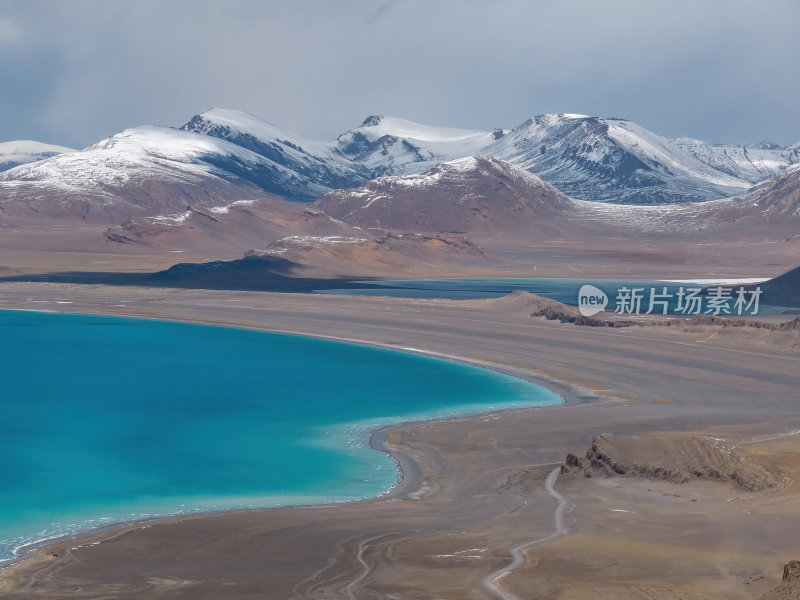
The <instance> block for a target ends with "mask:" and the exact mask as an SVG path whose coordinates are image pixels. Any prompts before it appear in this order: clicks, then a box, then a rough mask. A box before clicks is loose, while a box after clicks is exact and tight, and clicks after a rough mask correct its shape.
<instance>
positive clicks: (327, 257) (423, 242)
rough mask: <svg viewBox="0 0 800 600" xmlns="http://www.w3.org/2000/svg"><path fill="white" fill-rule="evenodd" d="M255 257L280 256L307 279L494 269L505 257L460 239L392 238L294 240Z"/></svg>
mask: <svg viewBox="0 0 800 600" xmlns="http://www.w3.org/2000/svg"><path fill="white" fill-rule="evenodd" d="M248 256H250V257H280V258H282V259H285V260H289V261H291V262H292V263H294V264H297V265H300V266H301V267H302V273H303V275H304V276H308V277H310V276H321V277H322V276H324V277H339V276H342V277H347V276H374V275H375V274H376V273H381V274H384V275H395V276H400V275H406V274H413V275H419V274H420V273H421V272H422V273H431V272H435V271H441V272H442V273H446V272H447V270H448V267H458V268H468V267H470V266H489V265H491V264H493V263H495V262H497V261H499V260H500V259H499V257H497V256H495V255H493V254H491V253H489V252H487V251H486V250H484V249H483V248H480V247H479V246H477V245H476V244H474V243H472V242H471V241H470V240H469V239H467V238H465V237H464V236H461V235H455V234H436V235H423V234H418V233H405V234H393V233H388V234H384V235H379V236H377V237H374V238H373V237H372V236H371V235H369V234H365V233H361V235H360V236H359V237H344V236H291V237H287V238H284V239H281V240H278V241H276V242H273V243H271V244H269V245H268V246H267V247H266V248H265V249H264V250H261V251H257V252H250V253H248Z"/></svg>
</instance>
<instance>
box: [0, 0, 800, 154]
mask: <svg viewBox="0 0 800 600" xmlns="http://www.w3.org/2000/svg"><path fill="white" fill-rule="evenodd" d="M798 99H800V2H796V1H794V0H785V1H784V0H759V1H758V2H756V1H747V2H745V1H740V0H716V1H704V0H691V1H682V0H669V1H666V0H665V1H662V2H656V1H649V0H630V1H622V0H620V1H603V0H586V1H583V0H576V1H571V2H570V1H559V2H556V1H553V0H546V1H535V0H519V1H516V0H493V1H488V0H487V1H480V0H458V1H457V0H439V1H437V0H419V1H417V0H385V1H380V0H372V1H368V0H363V1H358V0H338V1H334V0H328V1H322V0H319V1H316V2H312V1H303V0H287V1H286V2H277V1H276V2H264V1H247V0H241V1H236V0H233V1H232V0H226V1H224V2H223V1H211V0H183V1H178V0H172V1H169V0H160V1H150V0H135V1H134V0H126V1H125V2H121V1H115V0H91V1H87V0H69V1H68V0H62V1H37V0H20V1H17V0H0V141H5V140H14V139H38V140H41V141H46V142H51V143H59V144H64V145H68V146H73V147H83V146H86V145H88V144H90V143H92V142H94V141H96V140H98V139H102V138H104V137H106V136H108V135H111V134H113V133H115V132H116V131H119V130H121V129H124V128H126V127H132V126H135V125H143V124H159V125H174V126H179V125H181V124H183V123H184V122H186V121H187V120H189V118H191V116H192V115H194V114H196V113H198V112H201V111H203V110H205V109H206V108H209V107H211V106H222V107H228V108H239V109H242V110H245V111H248V112H251V113H253V114H255V115H258V116H260V117H262V118H264V119H267V120H268V121H272V122H273V123H275V124H277V125H279V126H281V127H284V128H286V129H289V130H292V131H295V132H297V133H300V134H302V135H305V136H306V137H310V138H314V139H330V138H333V137H335V136H336V135H337V134H339V133H341V132H343V131H345V130H347V129H348V128H350V127H352V126H354V125H357V124H358V123H360V122H361V121H362V120H363V119H364V118H365V117H366V116H367V115H370V114H387V115H392V116H396V117H403V118H407V119H412V120H416V121H419V122H422V123H427V124H436V125H447V126H452V127H464V128H469V129H486V128H493V127H503V128H511V127H514V126H515V125H517V124H519V123H520V122H522V121H523V120H525V119H526V118H528V117H530V116H532V115H536V114H541V113H546V112H573V113H583V114H591V115H598V116H615V117H623V118H627V119H631V120H633V121H636V122H638V123H639V124H640V125H642V126H644V127H646V128H648V129H650V130H652V131H655V132H656V133H659V134H661V135H666V136H668V137H681V136H688V137H695V138H699V139H705V140H708V141H712V142H734V141H741V142H759V141H774V142H777V143H781V144H791V143H795V142H797V141H800V101H798Z"/></svg>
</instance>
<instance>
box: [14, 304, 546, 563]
mask: <svg viewBox="0 0 800 600" xmlns="http://www.w3.org/2000/svg"><path fill="white" fill-rule="evenodd" d="M0 336H2V338H1V340H2V341H1V342H0V375H2V387H1V388H0V408H2V417H0V457H1V461H0V482H2V487H1V488H0V561H2V560H4V559H10V558H12V557H14V556H15V549H17V548H19V547H20V546H23V545H25V544H29V543H31V542H34V541H37V540H42V539H47V538H53V537H57V536H62V535H67V534H74V533H78V532H82V531H85V530H88V529H91V528H93V527H98V526H102V525H106V524H110V523H117V522H121V521H128V520H133V519H140V518H147V517H152V516H161V515H172V514H183V513H191V512H198V511H209V510H222V509H233V508H247V507H263V506H275V505H286V504H311V503H322V502H341V501H347V500H353V499H358V498H365V497H370V496H375V495H377V494H380V493H381V492H383V491H385V490H387V489H388V488H390V487H391V486H392V485H394V483H395V482H396V480H397V470H396V467H395V464H394V462H393V461H392V459H391V458H390V457H389V456H388V455H387V454H385V453H382V452H378V451H376V450H373V449H371V448H369V446H368V439H369V431H370V430H371V429H374V428H376V427H378V426H381V425H385V424H391V423H395V422H400V421H407V420H413V419H426V418H434V417H442V416H449V415H454V414H464V413H479V412H488V411H490V410H495V409H503V408H515V407H523V406H535V405H547V404H556V403H559V402H561V398H560V397H559V396H558V395H556V394H555V393H553V392H551V391H550V390H547V389H545V388H542V387H539V386H536V385H533V384H531V383H528V382H525V381H522V380H519V379H516V378H513V377H510V376H506V375H503V374H500V373H495V372H492V371H487V370H483V369H479V368H475V367H470V366H467V365H462V364H458V363H454V362H449V361H444V360H438V359H434V358H430V357H425V356H419V355H413V354H408V353H403V352H397V351H391V350H385V349H380V348H372V347H367V346H358V345H354V344H346V343H340V342H333V341H327V340H319V339H312V338H304V337H299V336H290V335H281V334H272V333H263V332H256V331H247V330H238V329H231V328H224V327H211V326H202V325H190V324H182V323H169V322H159V321H147V320H137V319H122V318H114V317H95V316H83V315H56V314H43V313H32V312H31V313H28V312H8V311H0ZM455 351H457V349H454V352H455Z"/></svg>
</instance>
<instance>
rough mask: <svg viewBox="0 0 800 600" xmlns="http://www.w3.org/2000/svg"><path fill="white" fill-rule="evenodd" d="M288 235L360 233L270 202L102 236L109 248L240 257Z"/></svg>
mask: <svg viewBox="0 0 800 600" xmlns="http://www.w3.org/2000/svg"><path fill="white" fill-rule="evenodd" d="M292 235H295V236H298V235H299V236H350V237H352V236H356V235H359V232H358V230H357V229H355V228H353V227H350V226H348V225H346V224H345V223H342V222H341V221H336V220H335V219H331V218H330V217H328V216H327V215H323V214H322V213H320V212H319V211H316V210H312V209H311V208H310V207H309V205H308V204H302V203H298V202H292V201H289V200H284V199H282V198H277V197H274V196H270V197H261V198H258V199H256V200H240V201H236V202H231V203H228V204H225V205H223V206H221V207H217V208H198V207H194V206H187V207H184V210H182V211H181V212H178V213H175V214H171V215H162V216H157V217H137V218H132V219H128V220H127V221H126V222H125V223H123V224H122V225H119V226H116V227H111V228H109V229H107V230H106V232H105V238H106V240H107V241H109V242H112V243H113V244H112V245H126V246H129V247H145V248H151V249H170V250H175V249H179V250H187V249H189V250H196V249H202V250H203V251H205V252H209V251H216V252H218V253H221V254H225V253H231V252H236V253H237V254H239V255H241V254H242V253H243V252H245V251H247V250H251V249H253V248H264V247H265V246H267V245H268V244H270V243H272V242H274V241H276V240H279V239H281V238H284V237H288V236H292Z"/></svg>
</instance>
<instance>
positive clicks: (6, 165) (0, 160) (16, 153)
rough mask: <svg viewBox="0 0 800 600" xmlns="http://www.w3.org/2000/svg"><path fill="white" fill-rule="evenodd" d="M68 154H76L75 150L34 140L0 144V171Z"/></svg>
mask: <svg viewBox="0 0 800 600" xmlns="http://www.w3.org/2000/svg"><path fill="white" fill-rule="evenodd" d="M69 152H77V150H75V149H74V148H67V147H66V146H57V145H55V144H45V143H43V142H37V141H34V140H15V141H12V142H0V171H6V170H8V169H13V168H14V167H18V166H20V165H25V164H28V163H32V162H36V161H38V160H44V159H45V158H50V157H52V156H58V155H59V154H67V153H69Z"/></svg>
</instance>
